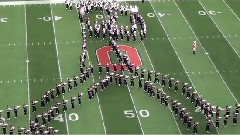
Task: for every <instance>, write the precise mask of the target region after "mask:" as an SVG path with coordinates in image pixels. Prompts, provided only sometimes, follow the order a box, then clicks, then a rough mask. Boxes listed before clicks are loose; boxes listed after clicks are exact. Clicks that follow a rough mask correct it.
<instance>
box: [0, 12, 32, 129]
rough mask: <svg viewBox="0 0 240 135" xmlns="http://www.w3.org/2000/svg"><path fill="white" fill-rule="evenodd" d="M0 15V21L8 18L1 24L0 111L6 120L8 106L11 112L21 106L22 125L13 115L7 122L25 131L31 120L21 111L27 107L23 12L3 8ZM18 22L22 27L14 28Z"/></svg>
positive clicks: (19, 113) (20, 117) (19, 115)
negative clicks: (15, 106) (14, 107)
mask: <svg viewBox="0 0 240 135" xmlns="http://www.w3.org/2000/svg"><path fill="white" fill-rule="evenodd" d="M11 10H15V11H16V13H14V12H10V11H11ZM0 12H1V17H6V18H8V20H7V21H8V22H7V23H0V29H1V30H0V35H1V37H0V44H1V45H0V61H1V66H0V72H1V74H0V87H1V89H0V92H1V94H0V102H1V104H0V108H1V109H0V110H4V111H3V114H2V117H4V118H6V117H7V116H6V110H5V109H6V107H7V105H9V107H10V108H12V109H13V106H14V105H18V106H21V108H20V109H19V111H18V119H22V120H23V121H22V122H20V121H18V120H17V119H14V114H13V113H12V114H11V120H10V121H9V120H6V122H7V123H8V124H9V126H10V125H11V124H12V125H13V126H14V127H16V128H17V127H18V126H21V127H25V126H27V125H28V119H29V118H28V116H26V117H25V116H24V115H23V110H22V105H23V104H24V103H26V104H28V96H27V95H28V89H27V74H26V72H27V70H26V67H27V64H26V39H25V25H24V24H25V20H24V8H23V7H0ZM15 20H16V21H17V22H18V23H19V25H15ZM10 29H15V30H10ZM9 39H11V40H10V41H9ZM1 133H2V131H1Z"/></svg>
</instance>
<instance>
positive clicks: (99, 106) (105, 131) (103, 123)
mask: <svg viewBox="0 0 240 135" xmlns="http://www.w3.org/2000/svg"><path fill="white" fill-rule="evenodd" d="M76 12H77V10H76ZM77 15H78V12H77ZM78 21H79V25H80V29H81V30H82V27H81V22H80V20H78ZM80 44H81V43H80ZM86 51H87V50H86ZM87 58H88V62H89V65H90V64H91V61H90V58H89V53H88V51H87ZM92 78H93V83H94V82H95V80H94V76H93V75H92ZM97 101H98V108H99V111H100V115H101V119H102V125H103V130H104V134H105V135H106V134H107V130H106V126H105V122H104V118H103V113H102V109H101V105H100V101H99V97H98V94H97Z"/></svg>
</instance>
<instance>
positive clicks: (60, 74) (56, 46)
mask: <svg viewBox="0 0 240 135" xmlns="http://www.w3.org/2000/svg"><path fill="white" fill-rule="evenodd" d="M50 10H51V17H52V25H53V32H54V42H55V49H56V53H57V63H58V72H59V77H60V81H61V82H62V81H63V78H62V71H61V65H60V61H59V53H58V45H57V38H56V30H55V23H54V19H53V12H52V5H51V4H50ZM62 97H63V99H65V98H64V95H63V94H62ZM64 115H65V119H66V120H65V123H66V128H67V134H68V135H69V127H68V120H67V113H66V112H64Z"/></svg>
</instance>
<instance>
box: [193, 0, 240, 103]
mask: <svg viewBox="0 0 240 135" xmlns="http://www.w3.org/2000/svg"><path fill="white" fill-rule="evenodd" d="M198 2H199V4H200V5H201V6H202V8H203V9H204V10H206V9H205V7H204V6H203V5H202V3H201V2H200V1H199V0H198ZM208 16H209V18H210V19H211V20H212V21H213V23H214V24H215V25H216V27H217V28H218V30H219V31H220V32H221V34H222V35H223V36H224V38H225V39H226V41H227V42H228V43H229V45H230V46H231V47H232V49H233V50H234V51H235V53H236V54H237V55H238V53H237V51H236V50H235V49H234V48H233V46H232V44H231V43H230V42H229V41H228V39H227V38H226V36H225V35H224V34H223V32H222V31H221V30H220V28H219V27H218V26H217V24H216V23H215V21H214V20H213V19H212V17H211V16H210V15H209V14H208ZM189 26H190V25H189ZM201 46H202V45H201ZM208 57H209V56H208ZM238 57H239V58H240V56H239V55H238ZM209 59H210V57H209ZM210 60H211V59H210ZM211 61H212V60H211ZM212 63H213V62H212ZM213 65H214V64H213ZM214 67H215V69H216V70H217V68H216V66H215V65H214ZM219 75H220V77H221V78H222V80H223V83H224V84H225V85H226V87H227V89H228V91H229V92H230V94H231V95H232V97H233V99H234V100H235V101H236V102H237V103H239V102H238V101H237V99H236V98H235V96H234V95H233V93H232V91H231V89H230V88H229V87H228V85H227V83H226V82H225V80H224V79H223V77H222V75H221V74H219Z"/></svg>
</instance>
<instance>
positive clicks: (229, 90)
mask: <svg viewBox="0 0 240 135" xmlns="http://www.w3.org/2000/svg"><path fill="white" fill-rule="evenodd" d="M174 3H175V5H176V7H177V8H178V10H179V11H180V13H181V15H182V17H183V18H184V20H185V22H186V23H187V24H188V26H189V28H190V29H191V31H192V33H193V34H194V36H195V38H196V39H197V40H198V42H199V44H200V45H201V47H202V49H203V50H204V52H205V53H207V52H206V50H205V48H204V47H203V45H202V44H201V42H200V40H199V38H198V37H197V35H196V33H195V32H194V30H193V29H192V27H191V25H190V24H189V22H188V21H187V19H186V17H185V16H184V14H183V13H182V11H181V9H180V8H179V7H178V5H177V3H176V2H175V1H174ZM207 57H208V59H209V60H210V62H211V63H212V65H213V67H214V68H215V70H216V71H217V73H218V75H219V76H220V78H221V79H222V81H223V83H224V84H225V86H226V88H227V89H228V92H230V94H231V95H232V97H233V99H234V100H235V101H236V102H238V101H237V99H236V97H235V96H234V95H233V93H232V91H231V89H230V88H229V87H228V85H227V83H226V82H225V80H224V79H223V77H222V75H221V74H220V73H219V71H218V69H217V67H216V66H215V64H214V63H213V61H212V59H211V58H210V57H209V55H207ZM195 90H196V89H195ZM196 92H197V90H196Z"/></svg>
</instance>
